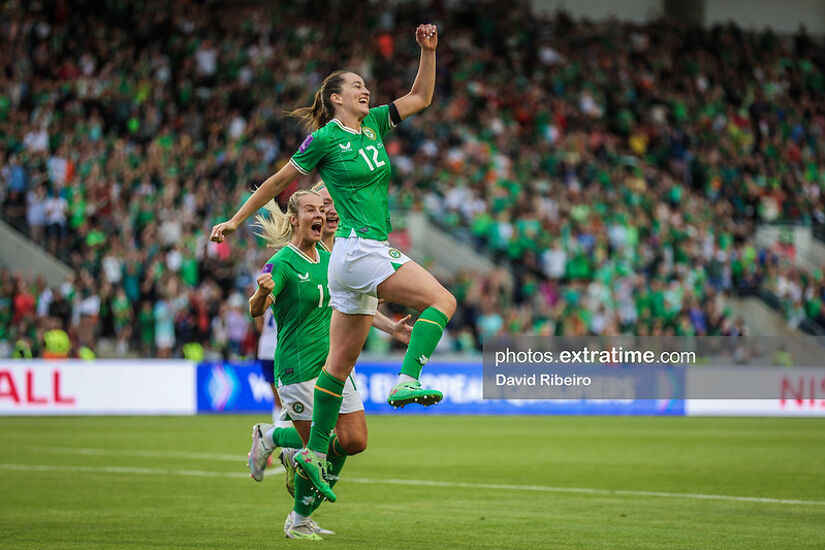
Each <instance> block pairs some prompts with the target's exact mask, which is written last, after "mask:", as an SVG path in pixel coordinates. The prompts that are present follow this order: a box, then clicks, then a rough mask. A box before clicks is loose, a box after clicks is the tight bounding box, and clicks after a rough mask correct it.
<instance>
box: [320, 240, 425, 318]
mask: <svg viewBox="0 0 825 550" xmlns="http://www.w3.org/2000/svg"><path fill="white" fill-rule="evenodd" d="M409 261H410V259H409V258H408V257H407V256H406V255H405V254H404V253H403V252H401V251H400V250H398V249H397V248H393V247H391V246H390V243H389V242H387V241H376V240H375V239H363V238H361V237H358V236H355V232H353V233H352V235H350V236H349V237H337V238H336V239H335V245H334V246H333V247H332V257H331V258H330V260H329V294H330V304H331V305H332V307H334V308H335V309H336V310H338V311H340V312H341V313H347V314H349V315H375V312H376V311H377V310H378V292H377V288H378V285H380V284H381V283H383V282H384V281H385V280H386V279H387V278H388V277H389V276H390V275H392V274H393V273H395V271H396V270H397V269H398V268H399V267H401V266H402V265H404V264H405V263H407V262H409Z"/></svg>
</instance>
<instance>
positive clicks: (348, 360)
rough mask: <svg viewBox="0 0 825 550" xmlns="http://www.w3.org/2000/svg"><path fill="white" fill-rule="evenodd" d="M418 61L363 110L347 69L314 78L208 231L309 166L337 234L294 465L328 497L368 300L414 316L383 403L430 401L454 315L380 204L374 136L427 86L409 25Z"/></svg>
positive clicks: (229, 227)
mask: <svg viewBox="0 0 825 550" xmlns="http://www.w3.org/2000/svg"><path fill="white" fill-rule="evenodd" d="M415 37H416V41H417V42H418V44H419V46H420V47H421V58H420V61H419V66H418V74H417V75H416V78H415V81H414V83H413V86H412V89H411V90H410V92H409V93H408V94H407V95H405V96H403V97H401V98H399V99H396V100H395V101H393V102H392V103H391V104H389V105H383V106H380V107H376V108H373V109H370V107H369V104H370V92H369V90H368V89H367V87H366V84H365V83H364V80H363V79H362V78H361V77H360V76H358V75H357V74H355V73H352V72H345V71H336V72H334V73H332V74H330V75H329V76H328V77H327V78H326V79H325V80H324V82H323V84H322V86H321V89H320V90H318V91H317V93H316V94H315V101H314V102H313V104H312V106H310V107H305V108H303V109H298V110H297V111H295V113H294V114H296V115H297V116H299V117H301V118H302V119H303V120H304V121H305V122H306V123H307V125H308V126H310V128H311V129H312V130H313V132H312V134H310V135H309V136H307V138H306V139H305V140H304V142H303V143H302V144H301V147H300V148H299V149H298V152H297V153H296V154H295V155H294V156H293V157H292V158H291V159H290V161H289V163H288V164H287V165H285V166H284V167H283V168H282V169H281V170H279V171H278V172H277V173H276V174H274V175H273V176H271V177H270V178H268V179H267V180H266V181H265V182H264V183H263V184H262V185H261V186H260V187H259V188H258V189H257V190H256V191H255V193H253V195H252V196H251V197H250V198H249V199H248V200H247V201H246V203H245V204H244V205H243V206H242V207H241V208H240V210H239V211H238V212H237V213H236V214H235V215H234V216H233V217H232V219H230V220H229V221H227V222H223V223H220V224H218V225H216V226H215V227H213V229H212V234H211V235H212V237H211V238H212V240H213V241H215V242H222V241H223V239H224V237H225V236H226V235H227V234H229V233H231V232H233V231H235V230H236V229H237V228H238V226H239V225H240V224H241V223H242V222H243V221H244V220H246V219H247V218H248V217H249V216H250V215H252V214H253V213H254V212H255V211H257V210H258V209H259V208H260V207H261V206H263V205H264V204H265V203H266V202H268V201H269V200H270V199H272V198H273V197H275V196H277V195H278V194H279V193H280V192H281V191H282V190H283V189H284V188H285V187H286V185H287V184H288V183H289V182H290V181H292V180H293V179H294V178H296V177H298V176H299V174H308V173H309V172H311V171H312V170H313V169H316V168H317V169H318V171H319V173H320V174H321V177H322V178H323V180H324V182H325V183H326V186H327V189H328V190H329V193H330V195H331V196H332V200H333V201H335V206H336V209H337V211H338V215H339V218H340V222H339V228H338V232H337V235H338V238H337V239H336V241H335V246H334V247H333V252H332V257H331V259H330V265H329V288H330V294H331V304H332V307H333V310H334V311H333V313H332V320H331V325H330V345H329V355H328V356H327V359H326V363H325V368H324V369H323V371H322V372H321V374H320V375H319V376H318V381H317V383H316V385H315V390H314V401H315V403H314V407H313V417H312V420H313V422H312V430H311V435H310V439H309V443H308V444H307V448H306V449H304V450H303V451H302V452H301V453H299V454H298V455H297V456H296V461H297V463H298V465H299V467H300V468H301V469H302V470H303V471H304V473H305V475H306V476H307V477H308V478H309V479H310V480H311V481H312V483H313V485H315V486H316V488H318V490H319V491H320V492H321V493H322V494H323V495H324V496H325V497H326V498H328V499H329V500H331V501H334V500H335V493H333V492H332V490H331V489H330V487H329V484H328V483H327V482H326V480H325V479H324V474H325V471H326V464H325V460H326V452H327V448H328V445H329V433H330V430H332V428H333V426H335V422H336V420H337V418H338V411H339V410H340V408H341V403H342V399H343V397H342V395H343V391H344V387H345V384H346V381H347V379H348V377H349V374H350V372H351V371H352V368H353V367H354V365H355V362H356V360H357V359H358V355H359V354H360V353H361V349H362V347H363V345H364V342H365V340H366V338H367V333H368V331H369V329H370V326H371V325H372V318H373V316H374V315H375V312H376V309H377V306H378V300H379V298H380V299H383V300H386V301H388V302H393V303H397V304H401V305H404V306H407V307H411V308H414V309H416V310H417V311H419V312H421V315H420V316H419V318H418V320H417V321H416V323H415V326H414V327H413V332H412V337H411V339H410V344H409V347H408V349H407V353H406V355H405V357H404V362H403V364H402V367H401V373H400V375H399V380H398V383H397V384H396V385H395V386H393V388H392V389H391V390H390V393H389V396H388V398H387V401H388V402H389V403H390V404H391V405H393V406H404V405H407V404H409V403H420V404H422V405H424V406H428V405H432V404H434V403H437V402H438V401H440V400H441V399H442V397H443V396H442V394H441V392H439V391H436V390H431V389H424V388H422V387H421V385H420V383H419V381H418V378H419V376H420V374H421V368H422V367H423V366H424V364H426V362H427V360H428V359H429V357H430V355H431V354H432V352H433V351H434V350H435V347H436V345H437V344H438V341H439V340H440V339H441V336H442V333H443V331H444V328H445V326H446V324H447V322H448V321H449V319H450V317H451V316H452V315H453V313H454V312H455V307H456V302H455V298H454V297H453V296H452V295H451V294H450V293H449V292H448V291H447V290H446V289H445V288H444V287H443V286H441V284H439V283H438V281H436V279H435V278H434V277H433V276H432V275H430V274H429V273H428V272H427V271H426V270H425V269H423V268H422V267H421V266H419V265H418V264H417V263H415V262H413V261H411V260H410V259H409V258H408V257H407V256H405V255H404V254H403V253H401V252H400V251H399V250H396V249H394V248H391V247H390V246H389V244H388V242H387V237H388V235H389V233H390V231H391V229H392V228H391V226H390V219H389V209H388V183H389V176H390V161H389V157H388V156H387V152H386V150H385V148H384V143H383V137H384V135H385V134H386V133H387V132H389V131H390V130H391V129H392V128H394V127H395V126H396V125H397V124H398V123H400V122H401V121H402V120H404V119H406V118H408V117H410V116H412V115H414V114H416V113H418V112H420V111H422V110H424V109H425V108H426V107H427V106H429V105H430V102H431V101H432V96H433V92H434V89H435V50H436V46H437V44H438V33H437V30H436V28H435V26H434V25H421V26H419V27H418V28H417V29H416V33H415Z"/></svg>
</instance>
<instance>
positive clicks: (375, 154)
mask: <svg viewBox="0 0 825 550" xmlns="http://www.w3.org/2000/svg"><path fill="white" fill-rule="evenodd" d="M366 148H367V149H372V162H370V159H369V157H368V156H367V154H366V153H365V152H364V150H363V149H361V150H359V151H358V152H359V153H361V156H362V157H364V160H365V161H366V163H367V166H368V167H369V169H370V172H372V171H373V170H375V169H376V168H378V167H379V166H384V161H383V160H378V149H376V148H375V147H373V146H372V145H367V147H366ZM373 162H374V163H375V166H373Z"/></svg>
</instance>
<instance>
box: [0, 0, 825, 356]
mask: <svg viewBox="0 0 825 550" xmlns="http://www.w3.org/2000/svg"><path fill="white" fill-rule="evenodd" d="M145 4H147V6H148V7H149V8H151V7H152V6H155V7H158V8H160V7H161V6H163V7H164V9H157V10H151V9H149V10H148V11H149V12H150V13H153V14H154V15H153V18H150V19H146V18H138V17H136V15H135V14H134V12H133V11H132V10H131V9H130V7H129V6H130V5H129V3H115V5H114V6H112V7H111V9H110V10H108V11H106V12H105V13H103V12H98V11H96V10H95V9H94V3H89V4H81V5H78V6H72V7H71V9H69V8H66V7H65V6H64V4H62V3H56V4H51V3H43V4H39V3H38V4H31V5H28V6H27V5H25V3H24V4H23V7H21V8H18V9H17V11H16V12H14V11H13V12H12V14H13V15H12V17H11V18H10V19H9V20H7V21H4V22H3V23H2V26H3V32H2V33H0V67H2V68H3V71H0V140H2V142H0V168H1V169H2V174H1V175H0V200H2V217H3V218H4V219H5V220H6V221H8V222H9V223H10V224H11V225H13V226H14V227H16V228H17V229H18V230H20V231H21V232H24V233H26V234H27V235H28V236H30V238H31V239H33V240H34V241H35V242H36V243H38V245H40V246H43V247H44V248H45V249H47V250H49V251H50V252H52V253H53V254H54V255H56V256H57V257H59V258H61V259H62V260H63V261H65V262H67V263H68V264H69V265H70V266H71V267H73V268H74V269H75V270H76V276H74V277H73V278H72V279H71V280H69V281H67V282H66V283H64V284H63V285H61V286H60V287H59V288H49V287H48V286H47V285H45V283H44V282H42V281H40V280H38V279H37V278H35V277H32V276H26V275H21V274H12V273H10V272H5V271H4V272H2V273H0V321H2V322H0V331H2V332H0V341H3V342H4V344H2V345H0V353H11V350H12V349H13V348H14V345H15V343H16V342H18V341H26V342H28V343H29V345H30V346H31V347H32V348H33V349H34V351H35V353H40V352H42V333H43V332H44V331H45V330H48V329H50V328H52V327H53V326H54V325H55V322H56V321H55V319H57V320H59V321H57V323H58V324H59V325H60V326H63V327H64V328H65V329H66V330H68V331H69V332H70V335H71V336H72V342H73V344H74V345H75V346H76V347H79V346H89V347H92V348H94V347H95V346H96V343H97V341H98V340H99V339H100V338H101V337H107V338H110V339H113V340H114V341H116V342H117V352H118V353H121V354H124V353H127V352H129V351H132V352H139V353H141V354H143V355H147V356H151V355H159V356H171V355H180V354H181V353H182V346H183V345H184V344H185V343H187V342H200V343H202V344H203V345H204V347H205V348H206V349H207V352H208V353H213V354H218V355H220V354H234V355H242V354H246V353H250V352H251V350H252V349H253V348H254V337H253V336H252V335H251V331H250V330H249V328H250V325H251V324H250V322H249V320H248V319H247V318H246V313H245V311H244V310H245V302H246V300H245V296H246V295H247V293H248V292H249V288H250V284H251V283H252V284H254V276H255V274H256V273H257V269H258V267H259V266H260V265H261V264H262V263H263V261H264V260H265V258H266V257H267V252H266V250H264V249H263V248H262V245H261V243H260V242H257V241H256V240H254V237H252V236H251V234H250V232H249V231H248V230H243V231H241V232H239V234H238V235H237V236H236V237H235V238H233V239H232V240H230V241H229V242H227V243H225V244H223V245H220V246H218V245H214V244H211V243H209V242H208V239H207V237H208V230H209V227H211V225H212V223H214V222H216V221H218V220H221V219H225V218H226V217H228V215H230V214H231V213H232V212H233V211H234V210H235V209H236V208H237V206H239V205H240V204H241V203H242V201H243V200H244V199H245V198H246V197H247V196H248V194H249V193H250V190H251V188H252V187H253V186H254V185H256V184H257V183H259V182H260V181H262V180H263V179H265V178H266V177H267V176H268V175H269V174H270V173H272V172H273V171H274V170H275V169H277V168H278V167H279V166H281V165H282V164H283V163H284V162H285V161H286V159H288V157H289V155H291V153H292V152H293V151H294V150H295V149H296V148H297V146H298V144H299V143H300V141H301V139H302V138H303V132H302V130H301V129H300V128H298V126H297V124H296V123H295V121H293V120H290V119H287V118H285V117H284V114H283V113H284V110H285V109H289V108H292V107H295V106H299V105H304V104H308V103H309V102H310V100H311V96H312V93H313V92H314V90H315V88H316V86H317V85H318V83H319V82H320V80H321V79H322V78H323V77H324V76H325V75H326V74H327V73H328V72H329V71H330V70H332V69H335V68H340V67H348V68H351V69H352V70H355V71H358V72H359V73H361V74H362V75H363V76H364V77H365V79H366V81H367V84H368V86H369V87H370V89H371V90H372V92H373V103H374V104H381V103H384V102H387V101H389V100H391V99H393V98H394V97H398V96H399V95H402V94H403V93H405V92H406V90H407V89H408V87H409V85H410V83H411V78H412V75H414V71H415V68H416V66H417V57H416V54H417V50H416V47H415V43H414V39H413V32H412V30H413V29H414V26H415V24H416V23H417V22H418V21H420V20H421V19H422V18H425V19H431V20H433V21H435V22H436V23H438V24H439V25H440V26H442V28H444V29H449V32H445V33H444V34H443V36H442V39H441V43H440V44H439V70H438V79H437V92H436V100H435V102H434V104H433V106H432V107H431V108H430V109H429V110H428V111H427V112H425V113H424V114H422V115H420V116H418V117H416V118H415V119H412V120H410V121H407V122H405V123H404V124H402V125H401V126H400V127H399V129H398V130H397V131H396V132H395V137H394V139H392V140H391V141H388V144H387V148H388V149H389V152H390V155H391V157H392V161H393V169H394V176H393V178H394V181H393V189H392V192H391V197H392V200H393V201H394V203H395V204H394V207H395V208H396V209H399V210H404V209H419V210H424V211H426V212H427V213H428V215H429V216H430V217H431V219H432V222H433V223H434V224H437V225H438V226H439V227H441V228H443V229H445V230H447V231H450V232H451V233H453V234H455V235H458V236H463V238H464V239H465V242H466V243H467V246H471V247H473V248H474V249H475V250H477V252H478V253H479V254H488V255H490V256H491V257H492V258H494V259H495V260H496V261H497V263H498V264H499V265H501V266H502V267H501V269H500V270H497V271H494V272H493V273H491V274H490V275H487V276H479V275H475V274H471V273H466V272H462V273H457V274H455V276H454V277H453V278H452V279H451V280H449V281H445V282H446V283H447V284H448V286H449V287H450V288H451V289H452V290H453V292H454V293H455V294H456V296H457V297H458V301H459V310H458V312H457V313H456V316H455V318H454V319H453V321H452V323H451V325H450V327H449V328H450V330H449V331H448V336H449V337H448V338H447V339H446V343H445V345H444V347H446V348H448V349H449V348H451V349H454V350H457V351H472V350H475V349H477V348H478V347H479V346H480V344H481V342H482V341H483V340H484V338H487V337H489V336H491V335H494V334H497V333H499V332H502V331H505V332H515V333H523V332H527V333H538V334H591V333H592V334H602V333H610V332H614V333H618V332H631V333H638V334H653V335H656V334H680V335H681V334H739V333H742V332H744V331H746V330H747V328H746V327H745V326H744V325H743V323H742V321H741V320H740V319H735V318H733V317H732V316H731V315H730V314H729V313H727V312H726V311H725V309H724V307H723V305H722V300H721V296H723V295H725V294H731V293H733V294H737V293H745V294H763V293H765V292H769V293H770V294H771V295H773V296H775V297H776V299H777V300H776V302H775V303H776V304H777V306H778V307H780V308H781V310H782V311H783V313H784V314H785V315H786V316H787V318H788V320H789V322H790V323H791V324H793V325H794V326H797V325H801V324H802V321H803V320H808V321H810V322H814V323H818V324H820V325H823V326H825V309H823V308H825V306H823V298H825V282H824V281H823V276H822V273H821V272H815V273H806V272H802V271H800V270H799V269H798V268H795V267H794V266H793V265H792V264H791V262H789V261H787V259H786V258H785V256H784V254H783V253H782V251H781V250H774V249H771V250H766V249H760V248H758V247H757V246H756V245H755V243H754V242H753V235H754V233H755V226H756V225H757V224H760V223H772V222H776V221H785V222H791V223H809V222H811V220H817V221H819V222H820V223H821V222H822V221H823V220H825V205H824V204H823V201H825V198H824V197H823V193H822V188H823V184H825V148H824V147H823V135H825V104H823V98H825V95H823V92H825V71H823V63H825V60H824V59H823V58H822V55H821V52H820V50H819V49H816V48H814V47H813V45H812V42H811V40H810V39H809V38H808V37H806V36H805V35H799V36H796V37H794V38H793V39H785V38H780V37H777V36H774V35H772V34H770V33H760V34H754V33H748V32H744V31H742V30H740V29H738V28H736V27H734V26H730V27H724V28H722V27H717V28H713V29H711V30H709V31H702V30H698V29H688V28H681V27H677V26H673V25H668V24H663V23H654V24H650V25H647V26H638V25H633V24H619V23H616V22H610V23H603V24H594V23H589V22H581V21H578V22H577V21H573V20H571V19H569V18H568V17H566V16H564V15H558V16H556V17H554V18H542V17H538V16H536V15H531V14H530V13H529V8H528V7H527V5H526V4H519V5H517V6H516V7H515V8H514V7H513V4H512V3H495V2H486V3H484V5H483V6H480V7H479V6H476V7H475V8H470V7H467V6H464V5H457V6H456V7H454V8H450V9H448V8H439V9H438V10H437V11H433V12H424V11H421V10H419V9H417V8H413V7H410V6H408V5H406V4H405V5H402V6H401V7H400V8H399V9H397V10H395V11H393V12H389V11H387V12H382V13H379V14H377V16H376V14H367V13H366V10H367V9H368V6H367V5H366V4H364V5H363V6H362V5H360V4H353V6H354V8H353V10H354V11H353V14H352V17H353V19H358V20H363V21H364V22H365V25H367V28H366V29H365V31H364V32H363V33H358V34H351V33H347V32H343V30H336V31H330V29H329V28H323V29H322V26H321V24H320V23H319V24H317V25H316V24H314V23H313V22H312V20H308V19H306V18H305V17H304V16H303V14H302V13H301V12H300V11H299V9H298V8H297V7H294V6H292V5H291V3H289V2H283V3H278V4H276V5H269V6H267V7H262V6H257V5H255V4H250V5H244V6H243V7H239V8H237V9H235V8H233V9H231V10H228V9H212V8H211V7H206V6H200V5H189V4H185V5H183V4H180V5H179V4H174V5H173V7H171V8H169V5H168V3H165V2H158V1H154V0H149V1H147V2H145ZM170 9H171V11H170ZM367 15H370V16H369V17H368V16H367ZM517 21H521V22H523V21H530V22H531V24H530V25H527V26H524V25H523V24H519V25H518V26H517V25H516V22H517ZM298 185H303V182H296V185H295V186H293V187H292V189H293V190H294V189H295V188H297V186H298ZM503 270H509V271H510V272H511V273H512V275H513V281H514V282H513V283H511V282H510V279H509V277H507V276H505V275H504V271H503ZM4 350H5V351H4Z"/></svg>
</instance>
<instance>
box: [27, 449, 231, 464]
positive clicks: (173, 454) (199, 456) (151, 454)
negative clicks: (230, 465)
mask: <svg viewBox="0 0 825 550" xmlns="http://www.w3.org/2000/svg"><path fill="white" fill-rule="evenodd" d="M17 448H18V449H20V450H24V451H32V452H36V453H54V454H70V455H91V456H138V457H145V458H190V459H193V460H222V461H227V462H245V461H246V457H244V456H241V455H227V454H211V453H186V452H180V451H150V450H141V449H93V448H83V447H17Z"/></svg>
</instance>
